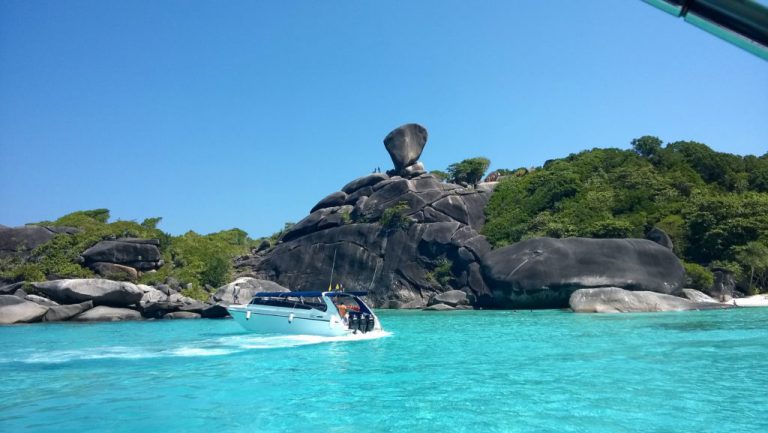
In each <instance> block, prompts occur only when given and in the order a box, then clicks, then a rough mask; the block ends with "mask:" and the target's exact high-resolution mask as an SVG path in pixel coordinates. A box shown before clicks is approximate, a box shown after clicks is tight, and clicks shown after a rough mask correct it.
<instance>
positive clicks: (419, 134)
mask: <svg viewBox="0 0 768 433" xmlns="http://www.w3.org/2000/svg"><path fill="white" fill-rule="evenodd" d="M426 143H427V130H426V128H424V127H423V126H421V125H418V124H416V123H408V124H406V125H403V126H400V127H398V128H396V129H394V130H393V131H392V132H390V133H389V134H387V136H386V137H385V138H384V147H386V148H387V152H389V156H390V157H392V162H393V163H394V164H395V170H397V171H399V170H401V169H403V168H405V167H407V166H409V165H412V164H414V163H415V162H416V161H418V160H419V157H420V156H421V151H422V150H424V145H425V144H426Z"/></svg>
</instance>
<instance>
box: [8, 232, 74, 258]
mask: <svg viewBox="0 0 768 433" xmlns="http://www.w3.org/2000/svg"><path fill="white" fill-rule="evenodd" d="M76 232H77V229H73V228H71V227H44V226H24V227H5V226H3V227H0V257H8V256H20V257H24V256H27V255H28V254H29V252H31V251H32V250H33V249H35V248H37V247H39V246H40V245H42V244H44V243H46V242H48V241H50V240H51V239H53V237H54V236H56V235H57V234H59V233H68V234H72V233H76Z"/></svg>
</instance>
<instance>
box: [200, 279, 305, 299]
mask: <svg viewBox="0 0 768 433" xmlns="http://www.w3.org/2000/svg"><path fill="white" fill-rule="evenodd" d="M289 291H290V290H288V289H286V288H285V287H283V286H281V285H279V284H277V283H275V282H272V281H268V280H260V279H257V278H252V277H241V278H238V279H236V280H235V281H233V282H231V283H229V284H225V285H223V286H221V287H219V288H218V289H217V290H216V293H214V294H213V300H214V301H216V302H221V303H223V304H225V305H229V304H247V303H248V302H250V301H251V298H253V295H254V294H255V293H258V292H289Z"/></svg>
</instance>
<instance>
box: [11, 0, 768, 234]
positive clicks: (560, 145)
mask: <svg viewBox="0 0 768 433" xmlns="http://www.w3.org/2000/svg"><path fill="white" fill-rule="evenodd" d="M408 122H418V123H421V124H422V125H424V126H426V127H427V129H428V130H429V142H428V143H427V146H426V148H425V150H424V153H423V154H422V158H421V159H422V161H423V162H424V164H425V165H426V167H427V169H428V170H431V169H445V167H446V166H448V165H449V164H450V163H452V162H456V161H459V160H461V159H464V158H468V157H473V156H485V157H488V158H489V159H491V161H492V168H494V167H495V168H516V167H520V166H537V165H541V164H542V163H543V162H544V161H545V160H547V159H551V158H557V157H564V156H566V155H568V154H569V153H572V152H578V151H580V150H584V149H590V148H593V147H620V148H628V147H629V142H630V141H631V140H632V139H633V138H636V137H639V136H642V135H656V136H658V137H660V138H661V139H662V140H664V141H665V142H671V141H676V140H695V141H700V142H703V143H706V144H708V145H709V146H710V147H712V148H714V149H716V150H718V151H725V152H731V153H737V154H742V155H743V154H757V155H762V154H764V153H765V152H766V151H767V150H768V62H765V61H763V60H761V59H759V58H758V57H755V56H753V55H751V54H749V53H747V52H745V51H742V50H740V49H739V48H737V47H734V46H732V45H730V44H728V43H726V42H723V41H721V40H719V39H717V38H715V37H714V36H712V35H710V34H708V33H706V32H703V31H701V30H699V29H697V28H695V27H693V26H691V25H690V24H687V23H685V22H684V21H683V20H681V19H677V18H674V17H672V16H671V15H667V14H665V13H663V12H661V11H660V10H658V9H656V8H653V7H651V6H649V5H647V4H645V3H643V2H641V1H616V0H591V1H566V0H560V1H554V0H553V1H528V2H522V1H517V2H512V1H501V0H500V1H460V2H459V1H449V0H435V1H416V0H410V1H372V0H369V1H364V0H358V1H351V0H350V1H341V0H336V1H330V0H328V1H292V0H286V1H277V0H275V1H255V0H253V1H231V0H230V1H190V0H183V1H164V0H151V1H140V0H130V1H129V0H124V1H109V0H92V1H79V0H78V1H75V0H63V1H62V0H55V1H41V0H2V1H0V224H5V225H9V226H15V225H22V224H24V223H26V222H35V221H40V220H48V219H55V218H57V217H59V216H61V215H64V214H66V213H69V212H72V211H75V210H82V209H93V208H108V209H110V210H111V211H112V217H113V218H114V219H117V218H119V219H126V220H137V221H139V222H140V221H141V220H142V219H144V218H145V217H154V216H161V217H163V221H162V223H161V224H160V228H162V229H163V230H165V231H168V232H170V233H173V234H181V233H183V232H185V231H187V230H190V229H191V230H195V231H197V232H200V233H209V232H213V231H218V230H222V229H228V228H232V227H239V228H241V229H243V230H245V231H247V232H248V233H249V234H250V235H251V236H253V237H259V236H263V235H269V234H271V233H272V232H275V231H277V230H279V229H280V228H281V227H282V225H283V223H284V222H286V221H292V222H296V221H298V220H300V219H302V218H303V217H305V216H306V215H307V214H308V212H309V209H310V208H311V207H312V206H313V205H314V204H315V203H316V202H317V201H318V200H320V199H321V198H323V197H325V196H326V195H327V194H330V193H332V192H334V191H337V190H338V189H340V188H341V186H343V185H344V184H345V183H347V182H348V181H350V180H352V179H354V178H356V177H359V176H361V175H365V174H367V173H370V172H371V171H372V170H373V169H374V168H375V167H377V166H379V167H381V169H382V170H385V169H389V168H391V166H392V162H391V160H390V159H389V155H388V154H387V153H386V151H385V149H384V146H383V144H382V139H383V138H384V136H385V135H386V134H387V133H388V132H389V131H390V130H392V129H393V128H395V127H397V126H399V125H400V124H403V123H408Z"/></svg>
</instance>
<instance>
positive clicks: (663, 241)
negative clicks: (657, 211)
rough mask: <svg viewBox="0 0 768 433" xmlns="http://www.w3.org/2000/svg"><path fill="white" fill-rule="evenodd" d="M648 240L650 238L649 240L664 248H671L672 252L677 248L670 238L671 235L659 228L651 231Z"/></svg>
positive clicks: (647, 236)
mask: <svg viewBox="0 0 768 433" xmlns="http://www.w3.org/2000/svg"><path fill="white" fill-rule="evenodd" d="M646 238H648V240H650V241H653V242H656V243H657V244H659V245H661V246H662V247H666V248H669V249H670V250H671V249H673V248H674V246H675V245H674V244H673V243H672V238H670V237H669V235H668V234H667V233H666V232H665V231H664V230H662V229H660V228H658V227H654V228H652V229H651V231H649V232H648V234H647V235H646Z"/></svg>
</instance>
